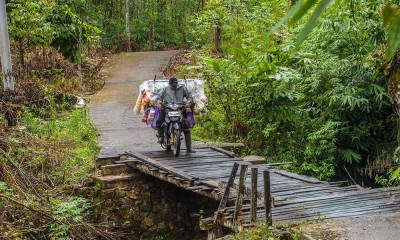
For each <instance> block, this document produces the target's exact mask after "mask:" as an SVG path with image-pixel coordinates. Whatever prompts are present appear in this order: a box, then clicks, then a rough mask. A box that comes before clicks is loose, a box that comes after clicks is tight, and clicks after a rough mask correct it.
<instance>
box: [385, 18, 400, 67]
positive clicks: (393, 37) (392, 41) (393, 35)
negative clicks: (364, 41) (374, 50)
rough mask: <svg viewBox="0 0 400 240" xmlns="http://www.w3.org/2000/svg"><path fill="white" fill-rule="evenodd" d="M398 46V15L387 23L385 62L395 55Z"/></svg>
mask: <svg viewBox="0 0 400 240" xmlns="http://www.w3.org/2000/svg"><path fill="white" fill-rule="evenodd" d="M399 44H400V13H397V14H396V15H395V16H393V18H392V21H390V23H389V32H388V49H387V52H386V60H389V59H391V58H392V57H393V56H394V54H395V53H396V51H397V49H398V47H399Z"/></svg>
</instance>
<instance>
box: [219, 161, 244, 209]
mask: <svg viewBox="0 0 400 240" xmlns="http://www.w3.org/2000/svg"><path fill="white" fill-rule="evenodd" d="M238 168H239V164H238V163H233V167H232V171H231V174H230V175H229V180H228V183H227V185H226V188H225V191H224V195H223V196H222V198H221V202H219V206H218V211H219V210H222V209H224V208H225V206H226V203H227V202H228V198H229V190H230V188H231V187H232V186H233V181H234V180H235V177H236V173H237V170H238Z"/></svg>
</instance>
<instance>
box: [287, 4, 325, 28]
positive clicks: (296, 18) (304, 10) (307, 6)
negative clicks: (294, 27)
mask: <svg viewBox="0 0 400 240" xmlns="http://www.w3.org/2000/svg"><path fill="white" fill-rule="evenodd" d="M317 2H318V1H317V0H306V2H305V3H304V4H303V5H302V6H301V7H300V9H299V10H298V11H296V14H295V15H294V16H293V18H292V19H291V23H292V24H295V23H296V22H297V21H299V20H300V19H301V18H302V17H303V16H304V15H305V14H306V13H307V12H308V11H309V10H310V9H311V8H312V7H313V6H314V5H315V4H316V3H317ZM296 5H297V4H296Z"/></svg>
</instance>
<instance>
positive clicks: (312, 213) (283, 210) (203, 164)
mask: <svg viewBox="0 0 400 240" xmlns="http://www.w3.org/2000/svg"><path fill="white" fill-rule="evenodd" d="M234 162H238V163H240V162H243V161H242V160H241V159H238V158H233V157H229V156H227V155H226V154H224V153H221V152H219V151H216V150H215V149H211V148H203V149H197V152H196V153H193V154H189V155H185V151H183V153H182V155H180V156H179V157H178V158H174V157H173V156H172V154H171V153H168V152H166V151H155V152H131V153H127V158H126V159H125V160H123V161H115V163H125V164H128V165H129V166H131V167H133V168H135V169H138V170H140V171H142V172H144V173H146V174H149V175H152V176H154V177H157V178H159V179H161V180H164V181H167V182H170V183H172V184H175V185H177V186H179V187H181V188H184V189H186V190H189V191H192V192H195V193H197V194H200V195H203V196H207V197H210V198H213V199H215V200H217V201H219V200H220V199H221V196H222V193H223V191H224V188H225V185H226V182H227V181H228V179H229V175H230V173H231V169H232V166H233V163H234ZM257 166H260V167H261V168H268V169H270V178H271V193H272V196H273V200H274V201H273V208H272V216H273V220H274V221H278V222H279V221H302V220H307V219H308V220H315V219H328V218H341V217H351V216H360V215H372V214H379V213H383V212H393V211H398V210H400V204H399V203H400V202H399V199H400V188H387V189H372V190H371V189H360V188H359V187H356V186H347V187H342V186H340V183H328V182H324V181H319V180H317V179H314V178H310V177H306V176H300V175H297V174H294V173H290V172H286V171H282V170H276V169H272V168H271V165H268V164H263V165H257ZM249 172H250V171H248V174H247V175H248V176H247V178H246V185H247V186H250V183H249V181H250V173H249ZM261 174H262V171H259V176H258V179H262V175H261ZM262 189H264V188H263V181H260V180H259V185H258V191H259V192H260V193H261V192H262ZM232 192H233V193H232V194H231V195H230V198H229V199H230V202H231V203H232V202H233V200H234V199H235V197H236V196H235V194H234V192H235V191H232ZM245 195H246V194H245ZM259 196H262V194H259ZM248 200H249V199H246V196H245V198H244V203H245V204H244V205H243V213H242V217H241V223H242V224H243V225H244V226H246V225H248V224H249V222H250V220H249V219H250V217H249V215H250V211H249V210H250V206H249V201H248ZM258 200H259V201H258V202H259V204H258V209H259V210H258V217H259V218H261V219H262V218H264V216H265V213H264V207H263V199H261V198H259V199H258ZM233 211H234V207H227V208H226V209H225V211H224V213H223V214H222V218H221V220H220V221H221V222H220V224H222V225H225V226H226V227H233V226H232V221H231V219H232V216H233ZM203 223H204V224H205V225H207V224H211V223H212V218H208V219H204V220H203Z"/></svg>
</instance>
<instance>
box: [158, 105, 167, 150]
mask: <svg viewBox="0 0 400 240" xmlns="http://www.w3.org/2000/svg"><path fill="white" fill-rule="evenodd" d="M165 115H166V114H165V111H164V109H161V110H160V115H158V118H157V121H156V125H157V137H158V140H157V142H158V143H163V142H164V129H163V128H162V125H163V123H164V122H165Z"/></svg>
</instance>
